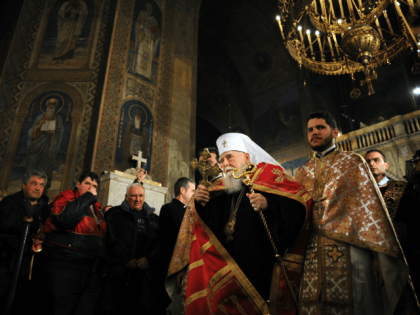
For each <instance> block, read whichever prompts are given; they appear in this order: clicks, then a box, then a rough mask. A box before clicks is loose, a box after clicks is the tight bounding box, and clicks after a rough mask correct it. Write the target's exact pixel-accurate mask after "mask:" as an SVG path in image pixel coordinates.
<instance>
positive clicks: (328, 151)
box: [316, 143, 336, 159]
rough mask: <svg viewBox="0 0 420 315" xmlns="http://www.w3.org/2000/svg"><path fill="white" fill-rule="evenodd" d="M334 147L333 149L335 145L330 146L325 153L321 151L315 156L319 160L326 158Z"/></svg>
mask: <svg viewBox="0 0 420 315" xmlns="http://www.w3.org/2000/svg"><path fill="white" fill-rule="evenodd" d="M335 148H336V147H335V143H334V144H333V145H332V146H330V147H329V148H328V149H326V150H325V151H323V152H316V155H317V156H318V157H319V158H320V159H322V158H323V157H324V156H326V155H328V154H329V153H330V152H332V151H333V150H334V149H335Z"/></svg>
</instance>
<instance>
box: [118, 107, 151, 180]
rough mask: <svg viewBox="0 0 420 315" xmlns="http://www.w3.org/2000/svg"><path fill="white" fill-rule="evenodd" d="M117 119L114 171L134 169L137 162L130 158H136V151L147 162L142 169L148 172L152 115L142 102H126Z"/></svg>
mask: <svg viewBox="0 0 420 315" xmlns="http://www.w3.org/2000/svg"><path fill="white" fill-rule="evenodd" d="M119 117H120V118H119V127H118V140H117V146H116V151H115V164H114V166H115V169H118V170H121V171H125V170H126V169H129V168H132V167H134V168H135V167H136V166H137V162H136V161H134V160H133V159H132V156H133V155H136V156H137V155H138V151H141V153H142V158H143V159H146V160H147V162H146V164H142V167H143V169H145V170H146V171H148V172H150V161H151V156H152V148H153V145H152V141H153V126H154V120H153V116H152V113H151V112H150V110H149V109H148V108H147V106H146V105H145V104H143V103H142V102H140V101H138V100H128V101H126V102H125V103H124V104H123V106H122V107H121V112H120V116H119Z"/></svg>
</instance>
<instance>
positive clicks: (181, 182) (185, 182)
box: [174, 177, 195, 197]
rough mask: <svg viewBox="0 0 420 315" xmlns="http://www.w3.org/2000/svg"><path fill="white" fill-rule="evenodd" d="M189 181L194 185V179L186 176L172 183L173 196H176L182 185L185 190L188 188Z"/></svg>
mask: <svg viewBox="0 0 420 315" xmlns="http://www.w3.org/2000/svg"><path fill="white" fill-rule="evenodd" d="M190 183H192V184H194V185H195V181H194V180H192V179H191V178H188V177H181V178H179V179H178V180H177V181H176V183H175V185H174V193H175V197H178V196H179V194H180V193H181V187H184V189H185V190H187V189H188V188H190Z"/></svg>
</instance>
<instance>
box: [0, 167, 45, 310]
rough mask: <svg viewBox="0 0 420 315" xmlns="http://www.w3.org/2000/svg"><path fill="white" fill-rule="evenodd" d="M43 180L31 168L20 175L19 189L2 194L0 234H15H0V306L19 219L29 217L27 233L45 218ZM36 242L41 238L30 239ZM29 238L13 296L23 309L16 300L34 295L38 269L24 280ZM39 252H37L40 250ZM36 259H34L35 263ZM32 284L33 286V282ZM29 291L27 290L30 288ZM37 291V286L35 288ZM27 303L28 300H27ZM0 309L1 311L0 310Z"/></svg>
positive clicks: (41, 174) (29, 254)
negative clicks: (16, 289) (31, 221)
mask: <svg viewBox="0 0 420 315" xmlns="http://www.w3.org/2000/svg"><path fill="white" fill-rule="evenodd" d="M46 184H47V175H46V174H45V173H44V172H42V171H37V170H34V171H32V172H30V173H26V174H25V175H24V176H23V179H22V190H21V191H19V192H17V193H15V194H13V195H10V196H7V197H5V198H3V200H2V201H1V202H0V234H6V235H15V236H16V237H4V238H0V257H1V260H0V305H1V306H0V310H2V309H3V308H4V306H5V301H6V298H7V294H8V291H9V286H10V281H11V277H12V271H13V267H14V263H15V262H16V251H17V248H18V244H19V237H18V236H19V235H20V234H21V231H22V227H23V225H22V220H23V218H24V217H25V216H30V217H32V218H33V223H32V224H31V226H30V227H29V231H30V234H33V233H37V231H38V230H39V228H40V226H41V227H42V224H43V223H44V222H45V220H46V218H47V217H48V215H49V212H50V209H49V207H48V197H47V196H46V195H43V192H44V187H45V185H46ZM34 243H36V244H42V241H39V240H34ZM31 245H32V241H31V240H28V241H27V243H26V248H25V252H24V256H23V261H22V268H21V272H20V274H21V277H20V279H19V286H18V291H17V300H16V302H15V306H16V307H17V308H16V309H14V311H16V312H18V311H19V310H23V308H24V307H25V305H27V303H20V302H19V301H20V299H25V300H26V301H28V298H30V297H34V295H35V294H34V293H36V292H33V288H34V287H36V286H38V288H39V287H40V286H39V285H38V284H39V280H40V279H39V277H38V276H39V273H38V272H37V271H39V270H34V271H35V273H34V274H33V278H32V279H33V280H32V281H28V275H29V268H30V261H31V257H32V253H33V252H32V251H31ZM40 255H41V254H40ZM38 260H39V259H35V260H34V262H35V266H37V264H36V263H37V262H38ZM34 285H35V286H34ZM31 291H32V293H31V294H28V293H29V292H31ZM38 292H39V290H38ZM29 304H30V303H29ZM0 313H2V312H1V311H0Z"/></svg>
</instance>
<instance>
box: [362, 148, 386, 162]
mask: <svg viewBox="0 0 420 315" xmlns="http://www.w3.org/2000/svg"><path fill="white" fill-rule="evenodd" d="M372 152H378V153H379V154H380V155H382V159H383V160H384V162H386V156H385V154H383V152H382V151H379V150H369V151H367V152H366V154H365V157H366V155H368V154H369V153H372Z"/></svg>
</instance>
